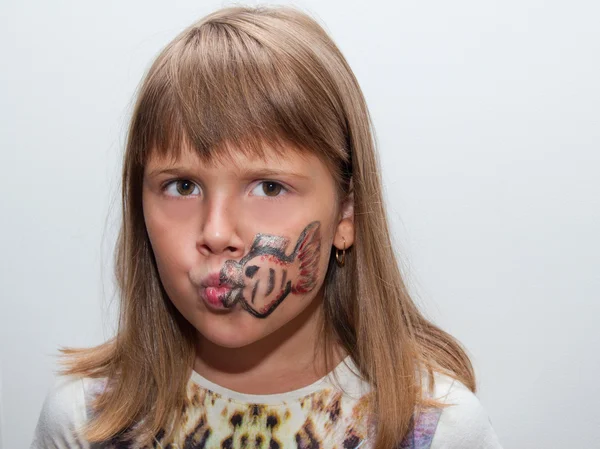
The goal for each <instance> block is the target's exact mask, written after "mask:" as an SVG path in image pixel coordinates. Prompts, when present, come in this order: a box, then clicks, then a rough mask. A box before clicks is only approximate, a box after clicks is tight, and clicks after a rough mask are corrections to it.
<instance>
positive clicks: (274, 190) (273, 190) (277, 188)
mask: <svg viewBox="0 0 600 449" xmlns="http://www.w3.org/2000/svg"><path fill="white" fill-rule="evenodd" d="M282 192H287V190H286V189H285V188H284V187H283V186H282V185H281V184H279V183H278V182H275V181H261V182H259V183H258V184H257V185H256V187H255V188H254V189H253V190H252V194H253V195H256V196H271V197H275V196H281V195H280V194H281V193H282Z"/></svg>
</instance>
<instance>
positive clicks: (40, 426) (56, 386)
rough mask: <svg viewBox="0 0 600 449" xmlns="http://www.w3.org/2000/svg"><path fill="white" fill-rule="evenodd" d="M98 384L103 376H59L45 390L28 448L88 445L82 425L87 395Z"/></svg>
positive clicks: (81, 446)
mask: <svg viewBox="0 0 600 449" xmlns="http://www.w3.org/2000/svg"><path fill="white" fill-rule="evenodd" d="M101 385H103V380H102V379H89V378H83V377H76V376H58V377H57V378H56V379H55V380H54V382H53V384H52V386H51V387H50V389H49V390H48V393H47V394H46V398H45V400H44V404H43V405H42V410H41V412H40V415H39V418H38V422H37V426H36V428H35V432H34V436H33V442H32V443H31V446H30V449H41V448H44V449H47V448H48V449H49V448H59V447H60V448H71V447H76V448H87V447H89V446H88V444H87V443H86V442H85V441H84V439H83V438H82V436H81V429H82V427H83V426H84V425H85V422H86V420H87V409H86V406H87V403H88V402H89V399H88V398H89V395H90V394H93V393H94V392H95V391H97V390H98V388H99V387H100V386H101Z"/></svg>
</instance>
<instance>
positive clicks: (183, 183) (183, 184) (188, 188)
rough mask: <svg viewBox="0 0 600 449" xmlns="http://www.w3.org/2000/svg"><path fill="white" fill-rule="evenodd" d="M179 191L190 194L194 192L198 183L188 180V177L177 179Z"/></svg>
mask: <svg viewBox="0 0 600 449" xmlns="http://www.w3.org/2000/svg"><path fill="white" fill-rule="evenodd" d="M176 187H177V192H179V194H181V195H183V196H187V195H190V194H191V193H193V192H194V188H195V187H196V185H195V184H194V183H193V182H192V181H188V180H187V179H182V180H180V181H176Z"/></svg>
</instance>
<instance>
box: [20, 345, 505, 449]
mask: <svg viewBox="0 0 600 449" xmlns="http://www.w3.org/2000/svg"><path fill="white" fill-rule="evenodd" d="M356 373H357V369H356V367H355V365H354V364H353V363H352V360H351V359H350V357H347V358H346V360H344V361H343V362H342V363H340V364H339V365H338V366H337V367H336V369H335V370H334V371H333V372H332V373H330V374H329V375H327V376H325V377H323V378H321V379H319V380H318V381H316V382H315V383H313V384H311V385H309V386H306V387H303V388H300V389H298V390H294V391H290V392H286V393H280V394H270V395H253V394H244V393H239V392H236V391H233V390H229V389H227V388H224V387H222V386H220V385H217V384H215V383H213V382H211V381H209V380H208V379H206V378H204V377H203V376H201V375H200V374H198V373H197V372H195V371H192V375H191V377H190V379H189V382H188V385H187V392H188V398H189V403H188V405H187V406H186V408H185V412H184V419H183V420H182V424H181V426H180V428H179V429H177V432H176V439H175V441H174V442H173V443H172V444H171V445H170V446H167V447H168V448H169V449H192V448H193V449H201V448H209V449H212V448H214V449H221V448H223V449H227V448H231V449H250V448H252V449H279V448H286V449H287V448H291V449H321V448H323V449H334V448H335V449H358V448H360V449H372V445H373V444H374V436H373V429H374V427H373V423H372V420H370V419H369V414H368V401H369V397H370V395H369V393H370V391H371V390H370V387H369V385H368V384H367V383H366V382H364V381H363V380H362V379H361V378H360V376H358V375H357V374H356ZM104 385H105V380H104V379H90V378H75V377H71V376H63V377H59V378H58V379H57V381H56V383H55V385H54V387H53V388H52V389H51V391H50V392H49V394H48V396H47V398H46V401H45V403H44V406H43V408H42V412H41V414H40V418H39V421H38V425H37V428H36V431H35V435H34V441H33V443H32V445H31V448H30V449H42V448H44V449H53V448H56V449H67V448H78V449H141V447H140V446H139V445H136V444H135V443H127V442H125V443H124V442H116V441H107V442H105V443H103V444H99V443H95V444H89V443H88V442H86V441H85V439H84V438H83V437H82V435H81V432H80V428H81V427H82V425H83V424H85V422H86V420H88V419H89V418H90V417H91V415H92V410H91V408H90V403H91V400H92V398H93V397H94V395H96V394H98V393H99V392H101V391H102V389H103V388H104ZM431 396H433V397H434V398H436V399H437V400H439V401H441V402H444V403H449V404H454V405H452V406H449V407H447V408H445V409H443V410H441V409H434V408H431V409H427V410H425V411H424V412H422V413H420V414H419V415H418V416H417V417H416V421H415V420H413V425H412V427H411V431H410V432H409V433H408V434H407V435H406V437H405V438H404V440H403V441H402V443H401V444H400V446H399V449H442V448H444V449H452V448H456V449H459V448H460V449H475V448H477V449H501V446H500V444H499V442H498V439H497V437H496V434H495V432H494V430H493V428H492V426H491V422H490V420H489V418H488V416H487V413H486V412H485V410H484V409H483V407H482V406H481V404H480V402H479V400H478V399H477V397H476V396H475V395H474V394H473V393H472V392H471V391H470V390H469V389H467V388H466V387H465V386H464V385H463V384H462V383H460V382H458V381H456V380H454V379H452V378H450V377H448V376H445V375H442V374H439V373H436V374H435V388H434V391H433V394H431ZM153 447H156V448H162V447H165V446H164V445H163V442H162V441H161V436H160V435H158V436H157V438H156V440H155V444H154V446H153Z"/></svg>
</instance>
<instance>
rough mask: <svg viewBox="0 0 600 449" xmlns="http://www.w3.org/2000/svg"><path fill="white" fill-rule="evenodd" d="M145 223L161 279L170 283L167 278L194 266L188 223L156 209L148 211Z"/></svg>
mask: <svg viewBox="0 0 600 449" xmlns="http://www.w3.org/2000/svg"><path fill="white" fill-rule="evenodd" d="M144 221H145V224H146V230H147V232H148V237H149V239H150V244H151V246H152V251H153V253H154V257H155V259H156V263H157V265H158V268H159V272H160V275H161V279H163V281H166V282H165V283H168V279H165V278H166V277H167V276H173V275H175V274H177V273H180V272H181V273H186V272H187V270H189V268H190V267H191V266H192V265H193V248H194V235H193V233H192V232H191V229H189V226H188V225H186V223H187V222H185V221H179V220H177V219H175V218H174V217H172V216H169V215H168V214H165V213H164V212H162V211H160V210H156V209H146V210H145V213H144Z"/></svg>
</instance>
